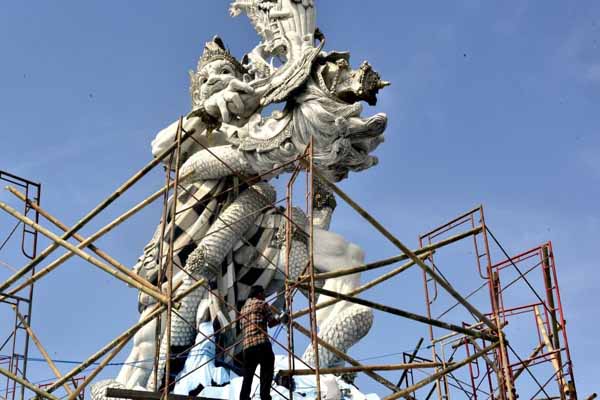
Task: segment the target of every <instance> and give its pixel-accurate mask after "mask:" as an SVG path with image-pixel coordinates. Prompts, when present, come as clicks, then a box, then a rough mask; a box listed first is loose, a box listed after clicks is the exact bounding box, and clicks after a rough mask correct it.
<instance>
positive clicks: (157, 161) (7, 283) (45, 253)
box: [0, 130, 194, 292]
mask: <svg viewBox="0 0 600 400" xmlns="http://www.w3.org/2000/svg"><path fill="white" fill-rule="evenodd" d="M193 134H194V130H190V131H189V132H186V133H185V135H184V138H183V139H182V141H185V140H186V139H188V138H190V137H191V136H192V135H193ZM176 146H177V143H173V144H172V145H171V146H169V147H168V148H167V149H165V150H164V151H163V152H162V153H160V154H159V155H158V156H157V157H156V158H154V159H153V160H152V161H151V162H149V163H148V164H146V165H145V166H144V167H143V168H142V169H140V170H139V171H138V172H136V173H135V174H134V175H133V176H132V177H131V178H129V179H128V180H127V181H125V183H123V184H122V185H121V186H119V187H118V188H117V189H116V190H115V191H114V192H113V193H112V194H111V195H109V196H108V197H107V198H106V199H104V200H103V201H102V202H100V204H98V205H97V206H96V207H95V208H94V209H92V210H91V211H90V212H89V213H87V214H86V215H85V216H84V217H83V218H82V219H80V220H79V221H78V222H77V223H76V224H75V225H73V226H72V227H71V229H69V230H68V231H67V232H65V234H64V235H63V236H61V239H62V240H67V239H69V238H70V237H71V236H73V234H74V233H76V232H77V231H79V230H80V229H81V228H83V227H84V226H85V225H86V224H87V223H88V222H90V221H91V220H92V219H93V218H94V217H95V216H97V215H98V214H100V212H102V211H103V210H104V209H105V208H107V207H108V206H109V205H111V204H112V203H113V202H114V201H115V200H117V199H118V198H119V197H121V195H123V193H125V192H126V191H127V190H128V189H129V188H131V187H132V186H133V185H134V184H135V183H136V182H138V181H139V180H140V179H142V178H143V177H144V176H145V175H146V174H147V173H148V172H150V171H151V170H152V169H153V168H154V167H156V166H157V165H158V164H160V163H161V162H162V160H163V159H165V158H166V157H167V156H168V155H169V154H171V152H172V151H173V150H174V149H175V147H176ZM58 246H59V245H58V244H57V243H56V242H55V243H52V244H51V245H50V246H48V247H46V248H45V249H44V251H42V252H41V253H40V254H39V255H38V256H37V257H36V258H35V259H33V260H32V261H31V262H29V263H28V264H27V265H26V266H24V267H23V268H21V269H20V270H19V271H18V272H16V273H15V274H13V275H12V276H11V277H9V278H8V279H7V280H6V281H4V282H3V283H2V284H1V285H0V292H3V291H5V290H6V288H8V287H9V286H10V285H12V284H13V283H15V282H16V281H17V280H19V279H21V278H22V277H23V276H25V274H27V273H28V272H29V271H31V270H32V269H33V268H35V266H36V265H38V264H39V263H41V262H42V261H43V260H44V259H46V257H48V256H49V255H50V253H52V252H53V251H54V250H56V249H57V248H58Z"/></svg>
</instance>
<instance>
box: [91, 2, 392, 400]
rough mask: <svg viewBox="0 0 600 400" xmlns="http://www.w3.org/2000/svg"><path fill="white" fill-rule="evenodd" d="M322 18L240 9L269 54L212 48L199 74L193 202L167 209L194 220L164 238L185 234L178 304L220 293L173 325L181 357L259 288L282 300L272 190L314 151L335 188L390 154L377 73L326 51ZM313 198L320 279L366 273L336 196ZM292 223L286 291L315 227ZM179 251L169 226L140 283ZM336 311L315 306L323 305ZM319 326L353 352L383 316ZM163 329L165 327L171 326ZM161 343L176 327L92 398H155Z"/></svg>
mask: <svg viewBox="0 0 600 400" xmlns="http://www.w3.org/2000/svg"><path fill="white" fill-rule="evenodd" d="M315 4H316V2H315V1H314V0H237V1H234V2H233V3H232V4H231V7H230V11H231V14H232V15H233V16H237V15H240V14H242V13H244V14H246V15H247V16H248V18H249V19H250V22H251V23H252V25H253V26H254V28H255V29H256V31H257V33H258V34H259V36H260V38H261V41H260V43H259V44H258V45H257V46H256V47H255V48H254V49H252V50H251V51H250V52H249V53H248V54H247V55H246V56H245V57H244V58H243V60H242V61H238V60H237V59H236V58H235V57H234V56H233V55H231V53H230V52H229V51H228V50H227V48H226V46H225V43H224V42H223V40H221V39H220V38H219V37H215V38H214V39H213V40H212V41H211V42H208V43H207V44H206V45H205V47H204V53H203V55H202V56H201V57H200V59H199V61H198V64H197V68H196V70H194V71H190V96H191V103H192V111H191V112H190V114H189V115H188V118H186V119H185V121H184V129H185V130H186V131H191V130H194V132H195V133H194V135H193V137H194V140H189V141H187V142H186V143H185V144H184V145H183V148H182V165H181V170H180V172H181V175H182V176H183V177H185V178H183V179H182V180H181V184H182V186H183V189H184V190H182V192H183V193H180V195H179V197H178V198H176V199H174V198H172V199H170V201H171V202H177V209H178V210H184V211H182V212H180V213H178V214H177V215H175V216H170V217H168V218H167V221H166V222H165V224H166V225H165V226H166V229H167V230H169V229H171V228H172V227H173V226H172V225H175V229H176V231H177V232H178V234H177V237H176V241H175V244H174V245H173V246H174V248H173V255H174V260H173V262H174V264H175V266H176V274H175V276H174V282H175V284H179V285H180V286H179V289H178V292H181V291H183V290H185V289H186V288H189V287H190V286H191V285H192V284H193V283H194V281H195V279H198V278H202V277H204V278H206V279H207V280H209V281H210V283H211V284H210V289H204V288H202V289H198V290H196V292H194V293H192V294H191V295H189V296H188V297H186V298H185V299H184V300H183V301H182V302H181V304H180V306H179V308H178V310H177V313H174V314H173V318H172V321H171V332H172V337H171V343H172V346H174V349H176V350H183V349H186V348H188V347H190V346H192V345H194V343H199V341H200V342H201V340H200V338H198V339H196V334H197V333H199V332H200V331H201V329H200V330H199V327H200V326H201V325H202V326H209V325H210V322H212V324H213V326H221V327H225V326H230V325H231V323H232V321H234V320H235V319H236V312H237V311H236V310H238V309H239V304H240V303H241V302H243V301H244V300H245V299H246V297H247V294H248V290H249V287H250V286H251V285H253V284H261V285H263V286H265V287H266V288H267V292H268V293H276V292H278V291H281V290H282V288H283V286H284V282H285V279H286V277H285V276H284V273H285V270H286V263H287V260H286V259H287V257H286V255H287V254H288V251H287V249H286V246H287V244H286V241H285V232H286V220H285V218H283V215H284V214H285V210H283V209H280V208H276V207H274V206H273V205H272V203H274V202H275V199H276V193H275V189H274V188H273V187H272V186H271V185H270V184H269V180H270V179H272V178H273V177H275V176H277V175H280V174H283V173H285V172H287V171H289V170H290V169H292V168H293V167H294V166H295V165H296V162H295V160H296V159H297V157H299V156H300V155H302V154H304V152H305V150H306V148H307V146H308V145H309V143H311V141H312V142H313V143H314V149H313V154H314V160H315V164H316V166H317V167H318V168H319V169H320V170H321V171H322V172H323V173H324V174H325V175H326V176H327V177H328V179H331V180H333V181H336V182H338V181H341V180H343V179H346V178H347V177H348V175H349V173H350V172H360V171H362V170H365V169H368V168H371V167H373V166H374V165H376V164H377V162H378V160H377V158H376V157H375V156H373V155H372V152H373V151H374V150H375V149H376V148H377V147H378V146H379V145H380V144H381V143H382V142H383V135H384V131H385V128H386V125H387V116H386V115H385V114H375V115H373V116H371V117H366V118H364V117H362V115H361V114H362V111H363V108H362V105H361V102H363V101H364V102H367V103H368V104H370V105H375V104H376V103H377V94H378V92H379V90H381V89H382V88H384V87H385V86H387V85H388V84H389V83H388V82H385V81H382V80H381V79H380V76H379V74H378V73H377V72H375V70H374V69H373V68H372V66H371V65H370V64H369V63H367V62H364V63H363V64H362V65H361V66H360V67H359V68H358V69H352V68H351V66H350V55H349V53H346V52H329V53H328V52H325V51H324V50H323V48H324V44H325V41H324V36H323V34H322V33H321V32H320V31H319V30H318V29H317V28H316V11H315ZM276 60H277V62H275V61H276ZM271 103H283V109H282V110H281V111H276V112H273V113H272V114H271V115H270V116H268V117H265V116H262V115H261V112H262V111H263V110H264V108H265V107H266V106H267V105H269V104H271ZM176 131H177V123H176V122H175V123H173V124H171V125H170V126H169V127H167V128H165V129H164V130H162V131H161V132H159V133H158V135H157V136H156V138H155V139H154V141H153V142H152V152H153V154H154V155H156V154H158V153H160V152H161V151H162V150H164V149H165V148H166V147H167V146H169V145H170V144H171V143H172V142H173V140H175V136H176ZM286 165H287V166H286ZM283 166H286V167H283ZM167 167H168V168H174V166H173V165H167ZM258 177H260V178H258ZM244 178H254V179H255V181H256V180H258V179H261V181H260V182H259V183H257V184H255V185H253V186H251V187H249V186H248V185H244V184H242V185H240V184H239V182H240V181H243V180H244ZM314 186H315V192H314V194H313V200H314V235H315V240H314V259H315V267H316V268H317V269H318V270H319V272H330V271H334V270H336V269H339V268H348V267H353V266H357V265H360V264H362V263H364V254H363V251H362V250H361V249H360V247H358V246H356V245H354V244H352V243H349V242H348V241H347V240H345V239H344V238H343V237H342V236H340V235H337V234H335V233H333V232H331V231H329V228H330V224H331V220H332V216H333V212H334V210H335V208H336V200H335V196H334V195H333V194H332V193H331V191H330V190H329V189H328V188H327V186H326V185H324V184H323V183H322V182H320V181H315V182H314ZM221 193H224V194H221ZM291 215H292V220H293V222H294V226H293V229H292V241H291V243H290V246H291V247H290V251H289V264H290V269H289V271H290V276H288V277H287V278H288V279H295V278H297V277H298V276H299V275H301V274H302V273H303V271H304V269H305V267H306V265H307V263H308V260H309V252H308V240H307V238H308V233H307V232H308V219H307V217H306V215H305V214H304V213H303V212H302V211H301V210H299V209H296V208H294V209H293V210H291ZM168 246H169V243H167V241H166V239H165V238H161V235H160V225H159V228H157V231H156V233H155V235H154V236H153V238H152V240H151V241H150V243H149V244H148V245H147V246H146V247H145V248H144V254H143V255H142V256H141V257H140V259H139V261H138V264H136V266H135V267H134V270H135V271H136V272H137V273H139V274H140V275H142V276H144V277H145V278H147V279H149V280H153V281H155V282H156V280H157V277H158V275H159V274H158V269H159V266H160V265H161V264H164V262H165V261H166V260H165V254H168V252H167V251H166V250H165V249H167V248H168ZM158 249H162V252H161V251H158ZM159 254H162V255H163V256H162V259H161V258H160V256H159ZM359 281H360V277H359V276H358V275H352V276H346V277H341V278H334V279H328V280H326V281H324V282H320V284H322V285H324V287H325V288H326V289H328V290H332V291H337V292H341V293H348V292H350V291H352V290H353V289H355V288H356V287H358V285H359ZM157 284H162V285H164V284H165V283H164V282H158V283H157ZM282 300H283V299H282V296H280V298H279V301H278V302H276V303H275V305H276V306H280V307H281V306H282ZM326 300H327V298H323V297H320V298H319V299H318V301H319V303H321V302H324V301H326ZM153 304H154V302H153V301H152V299H150V298H148V296H144V295H140V300H139V307H138V308H139V310H140V313H141V318H143V317H144V316H145V313H147V312H148V310H149V309H150V308H151V306H153ZM317 320H318V323H319V326H320V331H319V336H320V337H321V338H322V339H324V340H325V341H327V342H329V343H330V344H332V345H334V346H336V347H337V348H339V349H340V350H342V351H343V352H346V351H347V350H348V349H349V348H350V347H351V346H353V345H354V344H355V343H356V342H358V341H359V340H360V339H361V338H363V337H364V336H365V335H366V334H367V333H368V332H369V330H370V328H371V326H372V324H373V314H372V311H371V310H370V309H368V308H366V307H363V306H358V305H353V304H350V303H347V302H339V303H337V304H335V305H332V306H329V307H325V308H323V309H320V310H319V311H318V313H317ZM161 321H163V323H164V318H161ZM190 321H193V322H194V323H193V324H190ZM207 323H208V325H206V324H207ZM194 324H195V326H194ZM163 325H164V324H163ZM231 326H232V328H231V329H228V330H223V333H221V334H220V336H219V341H220V343H221V344H222V345H223V347H226V348H228V351H226V352H224V353H222V354H221V357H223V361H224V362H225V363H233V362H234V359H233V358H234V357H235V356H236V355H237V354H239V353H238V350H239V346H236V345H235V343H236V339H237V336H238V334H239V332H237V330H236V329H235V324H233V325H231ZM157 330H158V331H159V332H164V330H165V327H164V326H157V325H156V324H155V323H154V324H149V325H147V326H146V327H145V328H143V329H142V330H140V331H139V332H138V333H137V334H136V336H135V337H134V347H133V349H132V352H131V354H130V355H129V358H128V360H127V363H126V365H125V366H124V367H123V369H122V370H121V372H120V374H119V376H118V377H117V378H116V380H108V381H102V382H99V383H97V384H96V385H95V386H94V388H93V390H92V397H93V398H94V399H97V400H99V399H103V398H104V395H103V393H104V391H103V390H101V389H104V388H106V387H126V388H132V389H144V390H157V389H158V386H160V385H161V381H162V379H163V375H164V366H165V356H166V353H167V349H166V345H167V344H166V338H164V337H163V340H162V341H161V345H160V348H159V349H158V351H159V355H160V358H159V360H160V361H159V364H158V369H157V370H156V375H157V376H158V380H157V382H156V384H155V382H154V379H152V376H153V375H154V374H153V373H152V372H153V371H152V370H151V368H152V361H148V360H153V359H154V355H155V352H156V351H157V349H156V348H155V345H154V335H155V332H156V331H157ZM172 350H173V349H172ZM314 354H315V350H314V349H313V348H312V347H309V348H307V349H306V351H305V353H304V359H305V360H306V361H307V362H309V363H312V362H314ZM319 358H320V361H321V366H324V367H326V366H336V365H338V364H339V363H340V362H341V361H340V360H339V359H337V358H336V357H335V356H334V355H333V354H331V353H330V352H328V351H326V350H324V349H319ZM171 381H172V379H171ZM188 383H189V382H188ZM177 390H178V388H177V387H175V391H176V392H177ZM186 390H187V389H186ZM179 394H186V395H187V394H188V393H179Z"/></svg>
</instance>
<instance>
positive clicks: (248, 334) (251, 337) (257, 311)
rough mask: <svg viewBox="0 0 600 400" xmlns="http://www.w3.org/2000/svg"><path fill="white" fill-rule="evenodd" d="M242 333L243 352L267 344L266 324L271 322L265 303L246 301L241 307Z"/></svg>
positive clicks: (271, 317)
mask: <svg viewBox="0 0 600 400" xmlns="http://www.w3.org/2000/svg"><path fill="white" fill-rule="evenodd" d="M241 314H242V317H241V322H242V332H243V334H244V340H243V347H244V350H246V349H249V348H250V347H254V346H257V345H259V344H263V343H269V335H268V334H267V329H268V327H267V322H269V321H271V320H273V313H272V312H271V307H270V306H269V304H267V302H265V301H263V300H259V299H255V298H250V299H248V300H246V304H244V307H242V311H241Z"/></svg>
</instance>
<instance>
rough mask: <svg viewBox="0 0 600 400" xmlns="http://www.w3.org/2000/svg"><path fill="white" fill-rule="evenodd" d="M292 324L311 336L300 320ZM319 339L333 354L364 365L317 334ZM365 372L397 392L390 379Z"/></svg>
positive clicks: (355, 364)
mask: <svg viewBox="0 0 600 400" xmlns="http://www.w3.org/2000/svg"><path fill="white" fill-rule="evenodd" d="M292 325H293V326H294V328H296V330H298V332H300V333H302V334H303V335H304V336H306V337H308V338H310V337H311V336H310V331H309V330H308V329H306V328H305V327H303V326H302V325H300V324H299V323H298V322H296V321H292ZM317 341H318V342H319V346H321V347H324V348H325V349H327V350H329V351H331V352H332V353H333V354H335V355H336V356H338V357H339V358H341V359H342V360H344V361H346V362H347V363H349V364H351V365H353V366H355V367H363V365H362V364H361V363H359V362H358V361H356V360H355V359H354V358H352V357H350V356H349V355H348V354H346V353H344V352H342V351H340V350H339V349H338V348H336V347H334V346H332V345H331V344H329V343H327V342H326V341H324V340H323V339H321V338H320V337H318V336H317ZM315 351H318V349H315ZM365 374H366V375H368V376H369V377H371V378H373V379H374V380H375V381H377V382H379V383H381V384H382V385H383V386H385V387H387V388H388V389H390V390H391V391H392V392H395V391H397V390H398V388H397V387H396V385H394V384H393V383H392V382H390V381H388V380H387V379H385V378H384V377H383V376H381V375H379V374H377V373H375V372H373V371H365Z"/></svg>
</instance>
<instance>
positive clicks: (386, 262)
mask: <svg viewBox="0 0 600 400" xmlns="http://www.w3.org/2000/svg"><path fill="white" fill-rule="evenodd" d="M482 230H483V227H481V226H480V227H477V228H474V229H471V230H469V231H466V232H463V233H460V234H457V235H454V236H452V237H449V238H447V239H444V240H441V241H439V242H436V243H432V244H430V245H427V246H424V247H421V248H419V249H416V250H414V253H415V254H416V255H419V256H420V255H422V254H424V253H428V252H432V251H434V250H437V249H439V248H441V247H444V246H447V245H449V244H452V243H455V242H458V241H460V240H462V239H465V238H467V237H469V236H473V235H477V234H478V233H480V232H481V231H482ZM408 259H409V257H408V256H407V255H406V254H401V255H399V256H394V257H390V258H385V259H383V260H380V261H375V262H372V263H369V264H364V265H359V266H358V267H353V268H345V269H339V270H336V271H332V272H324V273H320V274H315V279H316V280H323V279H331V278H338V277H340V276H346V275H352V274H356V273H358V272H365V271H371V270H374V269H377V268H382V267H386V266H388V265H390V264H394V263H397V262H400V261H405V260H408ZM307 278H308V277H307V276H306V275H303V276H301V277H299V278H298V279H299V280H304V279H307Z"/></svg>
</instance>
